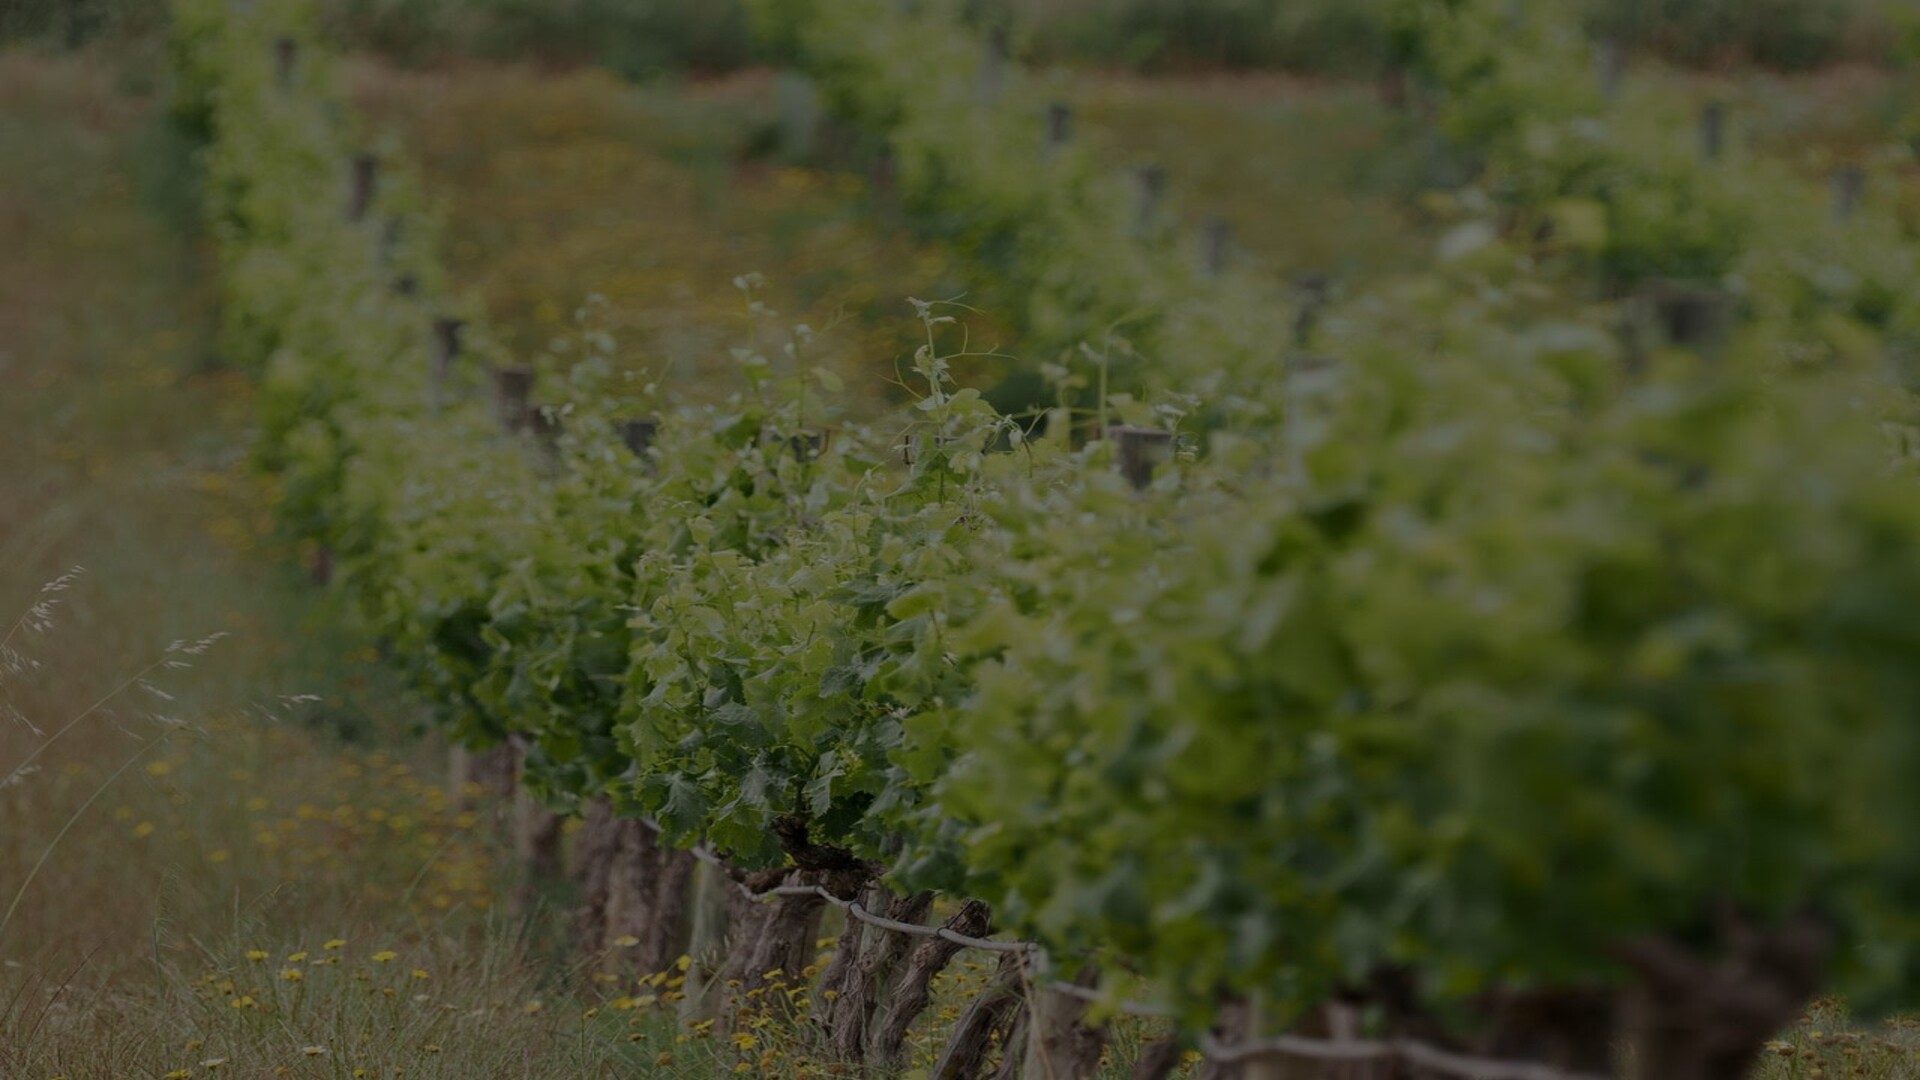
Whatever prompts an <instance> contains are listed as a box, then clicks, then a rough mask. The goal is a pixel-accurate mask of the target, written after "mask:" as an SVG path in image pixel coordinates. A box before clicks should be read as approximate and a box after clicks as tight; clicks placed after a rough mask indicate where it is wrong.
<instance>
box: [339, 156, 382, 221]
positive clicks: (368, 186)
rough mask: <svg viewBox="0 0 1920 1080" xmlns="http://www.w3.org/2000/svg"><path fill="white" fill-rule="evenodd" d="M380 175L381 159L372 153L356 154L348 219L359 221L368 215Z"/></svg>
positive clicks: (348, 198)
mask: <svg viewBox="0 0 1920 1080" xmlns="http://www.w3.org/2000/svg"><path fill="white" fill-rule="evenodd" d="M379 177H380V159H379V158H377V157H375V156H373V155H372V154H356V155H354V158H353V177H352V183H351V185H350V186H351V190H350V191H349V192H348V194H347V221H348V222H349V223H358V222H360V221H362V220H364V219H365V218H366V216H367V211H368V210H369V209H370V208H372V206H373V191H374V186H375V184H376V183H377V182H378V180H379Z"/></svg>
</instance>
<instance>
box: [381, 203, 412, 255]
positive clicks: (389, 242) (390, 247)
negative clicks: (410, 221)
mask: <svg viewBox="0 0 1920 1080" xmlns="http://www.w3.org/2000/svg"><path fill="white" fill-rule="evenodd" d="M406 237H407V219H406V218H403V217H401V216H399V215H398V214H392V215H389V216H388V217H387V219H386V221H385V222H383V223H382V224H381V226H380V265H382V266H391V265H392V264H393V261H394V260H395V259H396V258H398V257H399V255H400V242H401V241H402V240H405V239H406Z"/></svg>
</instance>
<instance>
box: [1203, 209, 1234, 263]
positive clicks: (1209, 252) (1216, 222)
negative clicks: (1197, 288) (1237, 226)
mask: <svg viewBox="0 0 1920 1080" xmlns="http://www.w3.org/2000/svg"><path fill="white" fill-rule="evenodd" d="M1232 244H1233V226H1232V225H1229V224H1228V223H1227V219H1226V218H1224V217H1221V216H1220V215H1219V214H1209V215H1207V217H1206V218H1205V220H1203V221H1201V222H1200V272H1201V274H1203V275H1205V276H1206V277H1209V278H1217V277H1219V276H1220V275H1222V274H1224V273H1226V272H1227V251H1228V248H1230V247H1231V246H1232Z"/></svg>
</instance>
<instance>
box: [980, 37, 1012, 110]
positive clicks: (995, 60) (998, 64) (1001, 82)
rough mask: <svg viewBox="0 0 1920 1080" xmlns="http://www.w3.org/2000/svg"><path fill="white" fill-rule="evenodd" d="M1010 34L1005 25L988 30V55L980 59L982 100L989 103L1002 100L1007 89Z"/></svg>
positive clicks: (1010, 49) (1010, 51) (1010, 50)
mask: <svg viewBox="0 0 1920 1080" xmlns="http://www.w3.org/2000/svg"><path fill="white" fill-rule="evenodd" d="M1012 51H1013V50H1012V48H1011V45H1010V35H1009V34H1008V32H1007V28H1006V27H1005V26H1004V25H1000V26H995V27H993V28H992V29H990V30H988V31H987V41H986V55H985V56H983V57H982V58H981V60H980V100H981V101H982V102H983V103H985V104H988V105H991V104H993V103H994V102H997V101H999V100H1000V96H1001V95H1002V94H1004V93H1005V92H1006V89H1007V66H1008V61H1009V57H1010V54H1011V53H1012Z"/></svg>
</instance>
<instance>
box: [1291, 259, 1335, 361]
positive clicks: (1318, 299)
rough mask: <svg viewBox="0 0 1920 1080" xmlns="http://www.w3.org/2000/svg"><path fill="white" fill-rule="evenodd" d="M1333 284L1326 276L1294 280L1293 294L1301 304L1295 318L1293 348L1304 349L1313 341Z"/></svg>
mask: <svg viewBox="0 0 1920 1080" xmlns="http://www.w3.org/2000/svg"><path fill="white" fill-rule="evenodd" d="M1331 288H1332V283H1331V282H1329V281H1328V280H1327V276H1326V275H1325V274H1303V275H1301V276H1300V277H1298V278H1296V279H1295V280H1294V285H1293V293H1294V296H1295V298H1296V300H1297V301H1298V303H1299V307H1298V308H1297V309H1296V310H1295V311H1294V316H1293V347H1294V348H1296V349H1304V348H1306V347H1307V344H1308V343H1309V342H1310V341H1312V340H1313V331H1314V328H1315V327H1316V326H1318V325H1319V323H1320V312H1321V311H1322V310H1323V309H1325V308H1326V306H1327V294H1328V292H1329V290H1330V289H1331Z"/></svg>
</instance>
